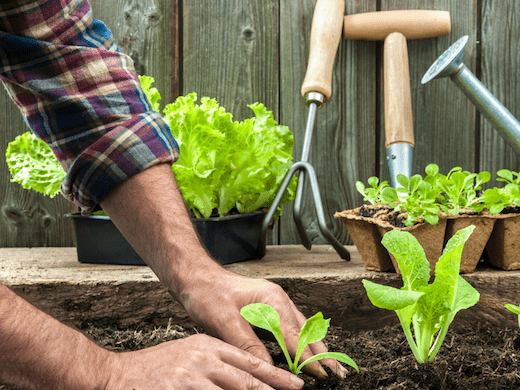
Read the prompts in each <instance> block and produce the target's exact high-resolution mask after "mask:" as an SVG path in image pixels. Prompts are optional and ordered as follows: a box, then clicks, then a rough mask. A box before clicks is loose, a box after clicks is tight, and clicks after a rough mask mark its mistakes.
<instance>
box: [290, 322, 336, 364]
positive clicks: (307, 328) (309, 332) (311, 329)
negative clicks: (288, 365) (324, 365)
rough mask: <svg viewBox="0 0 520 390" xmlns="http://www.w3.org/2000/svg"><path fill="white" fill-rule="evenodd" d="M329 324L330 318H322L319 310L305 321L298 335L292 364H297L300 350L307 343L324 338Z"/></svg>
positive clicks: (301, 350) (300, 353)
mask: <svg viewBox="0 0 520 390" xmlns="http://www.w3.org/2000/svg"><path fill="white" fill-rule="evenodd" d="M329 324H330V319H327V320H324V319H323V314H322V313H321V312H318V313H316V314H315V315H314V316H312V317H311V318H309V319H307V321H305V324H304V325H303V327H302V330H301V331H300V336H299V337H298V349H297V350H296V355H295V356H294V364H296V365H297V364H298V362H299V361H300V357H301V355H302V352H303V350H304V349H305V347H306V346H307V345H309V344H312V343H316V342H318V341H321V340H323V339H324V338H325V336H326V335H327V330H328V329H329Z"/></svg>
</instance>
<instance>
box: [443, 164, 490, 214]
mask: <svg viewBox="0 0 520 390" xmlns="http://www.w3.org/2000/svg"><path fill="white" fill-rule="evenodd" d="M490 179H491V174H490V173H489V172H486V171H484V172H480V173H478V174H477V173H470V172H468V171H463V170H462V168H461V167H455V168H453V169H452V170H451V171H450V172H449V173H448V175H447V176H445V177H441V178H440V179H439V181H438V183H439V185H440V189H441V191H442V192H444V202H443V203H444V205H445V206H446V207H447V209H448V210H449V213H450V214H459V212H460V209H470V210H475V211H476V212H478V213H480V212H482V210H483V209H484V203H482V202H480V198H479V197H478V195H477V192H478V191H479V190H481V189H482V187H481V185H482V184H483V183H486V182H488V181H489V180H490Z"/></svg>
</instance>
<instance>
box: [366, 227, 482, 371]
mask: <svg viewBox="0 0 520 390" xmlns="http://www.w3.org/2000/svg"><path fill="white" fill-rule="evenodd" d="M474 229H475V226H473V225H472V226H468V227H467V228H465V229H461V230H459V231H458V232H457V233H456V234H455V235H454V236H453V237H452V238H451V239H450V240H449V241H448V243H447V244H446V247H445V249H444V251H443V253H442V256H441V257H440V259H439V261H438V262H437V264H436V266H435V280H434V282H433V283H431V284H428V282H429V280H430V264H429V262H428V260H427V259H426V255H425V254H424V250H423V248H422V247H421V245H420V244H419V242H418V241H417V239H416V238H415V237H414V236H413V235H412V234H410V233H408V232H405V231H399V230H392V231H390V232H388V233H386V234H385V236H384V237H383V241H382V243H383V245H384V246H385V247H386V249H388V251H389V252H390V253H391V254H392V255H394V257H395V259H396V261H397V263H398V265H399V270H400V271H401V274H402V278H403V287H402V288H401V289H398V288H394V287H390V286H383V285H380V284H377V283H373V282H371V281H369V280H363V285H364V286H365V289H366V291H367V295H368V298H369V299H370V301H371V302H372V304H374V306H376V307H379V308H382V309H387V310H394V311H395V312H396V314H397V317H398V318H399V321H400V322H401V325H402V327H403V330H404V333H405V335H406V339H407V341H408V343H409V345H410V348H411V350H412V352H413V354H414V356H415V358H416V359H417V362H418V363H420V364H422V363H425V362H431V361H432V360H433V359H434V358H435V356H436V355H437V353H438V352H439V349H440V347H441V345H442V342H443V341H444V338H445V337H446V333H447V331H448V327H449V326H450V324H451V322H452V321H453V319H454V318H455V315H456V314H457V312H459V311H460V310H462V309H467V308H469V307H471V306H473V305H475V304H476V303H477V302H478V300H479V298H480V294H479V293H478V291H477V290H475V289H474V288H473V287H472V286H471V285H470V284H469V283H468V282H466V280H464V279H463V278H462V277H461V276H460V274H459V272H460V259H461V255H462V250H463V247H464V243H465V242H466V241H467V239H468V238H469V236H470V234H471V233H472V232H473V230H474ZM412 330H413V333H412Z"/></svg>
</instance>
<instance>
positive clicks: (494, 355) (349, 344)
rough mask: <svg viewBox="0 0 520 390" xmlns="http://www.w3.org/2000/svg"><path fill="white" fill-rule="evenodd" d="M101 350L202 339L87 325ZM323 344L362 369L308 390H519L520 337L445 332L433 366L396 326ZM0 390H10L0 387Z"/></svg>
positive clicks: (168, 330)
mask: <svg viewBox="0 0 520 390" xmlns="http://www.w3.org/2000/svg"><path fill="white" fill-rule="evenodd" d="M82 331H83V332H84V333H85V334H86V335H87V336H88V337H90V338H91V339H93V340H94V341H95V342H96V343H98V344H99V345H101V346H103V347H105V348H108V349H110V350H114V351H130V350H137V349H142V348H145V347H149V346H153V345H157V344H159V343H161V342H165V341H169V340H175V339H179V338H183V337H187V336H189V335H191V334H194V333H201V332H202V330H201V329H198V328H189V329H185V328H181V327H178V326H175V325H170V326H168V327H162V328H161V327H154V326H152V325H141V326H139V327H137V328H135V329H125V330H121V329H117V328H115V327H111V326H106V325H105V324H88V325H86V326H85V328H84V329H83V330H82ZM325 342H326V344H327V346H328V347H329V350H330V351H335V352H344V353H346V354H348V355H349V356H350V357H351V358H352V359H354V361H355V362H356V363H357V364H358V366H359V367H360V373H359V374H358V373H356V372H355V370H353V369H351V370H350V373H349V374H348V375H347V378H346V379H344V380H343V381H337V380H335V379H331V380H327V381H317V380H315V379H314V378H312V377H309V376H306V375H305V374H300V376H301V377H302V378H303V379H304V380H305V382H306V385H305V388H304V389H306V390H311V389H331V390H346V389H349V390H355V389H366V390H380V389H381V390H382V389H385V390H386V389H388V390H390V389H392V390H393V389H428V390H441V389H442V390H444V389H460V390H465V389H472V390H474V389H481V388H485V389H486V390H491V389H504V390H505V389H508V390H509V389H517V388H520V331H519V329H518V328H516V329H496V328H490V327H479V326H478V325H477V326H476V327H474V328H471V329H461V330H458V331H457V332H454V331H451V330H450V331H449V332H448V334H447V336H446V339H445V342H444V344H443V346H442V348H441V350H440V351H439V354H438V355H437V357H436V359H435V360H434V361H433V362H432V363H426V364H422V365H419V364H417V363H416V361H415V359H414V357H413V355H412V353H411V351H410V348H409V346H408V344H407V342H406V338H405V336H404V334H403V331H402V329H401V328H400V326H395V327H385V328H382V329H379V330H374V331H366V332H361V333H352V332H348V331H343V330H342V329H341V328H338V327H331V328H330V329H329V334H328V335H327V337H326V339H325ZM266 345H267V347H268V349H269V351H270V353H271V355H272V356H273V358H274V360H275V364H276V365H277V366H279V367H283V368H285V369H287V365H286V363H285V362H284V356H283V354H282V352H281V350H280V349H279V347H278V346H277V345H276V344H275V343H273V342H266ZM0 390H11V389H10V388H8V387H5V386H2V385H0Z"/></svg>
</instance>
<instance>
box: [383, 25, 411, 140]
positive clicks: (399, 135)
mask: <svg viewBox="0 0 520 390" xmlns="http://www.w3.org/2000/svg"><path fill="white" fill-rule="evenodd" d="M383 61H384V95H385V140H386V142H385V146H386V147H387V148H388V147H389V146H390V145H392V144H394V143H407V144H410V145H412V146H415V141H414V136H413V117H412V95H411V92H410V72H409V69H408V68H409V66H408V48H407V46H406V38H405V36H404V35H403V34H401V33H398V32H396V33H392V34H390V35H389V36H388V37H387V38H386V39H385V44H384V58H383Z"/></svg>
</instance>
